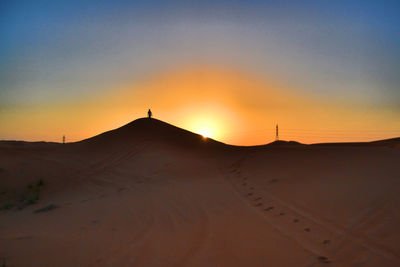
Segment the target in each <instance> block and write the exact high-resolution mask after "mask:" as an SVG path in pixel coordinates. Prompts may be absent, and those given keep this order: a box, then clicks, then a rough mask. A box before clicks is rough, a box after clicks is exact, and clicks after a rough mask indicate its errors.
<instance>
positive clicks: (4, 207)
mask: <svg viewBox="0 0 400 267" xmlns="http://www.w3.org/2000/svg"><path fill="white" fill-rule="evenodd" d="M12 207H14V204H11V203H6V204H4V205H3V207H2V208H1V209H2V210H9V209H11V208H12Z"/></svg>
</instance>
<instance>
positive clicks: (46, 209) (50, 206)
mask: <svg viewBox="0 0 400 267" xmlns="http://www.w3.org/2000/svg"><path fill="white" fill-rule="evenodd" d="M56 208H58V207H57V206H56V205H54V204H50V205H48V206H46V207H44V208H41V209H37V210H35V211H34V213H39V212H46V211H51V210H54V209H56Z"/></svg>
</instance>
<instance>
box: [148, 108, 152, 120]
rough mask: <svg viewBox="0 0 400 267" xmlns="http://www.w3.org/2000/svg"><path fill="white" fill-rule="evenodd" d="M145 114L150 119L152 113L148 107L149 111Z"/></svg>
mask: <svg viewBox="0 0 400 267" xmlns="http://www.w3.org/2000/svg"><path fill="white" fill-rule="evenodd" d="M147 115H149V119H151V116H152V115H153V113H151V110H150V109H149V111H147Z"/></svg>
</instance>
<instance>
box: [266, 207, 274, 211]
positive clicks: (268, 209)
mask: <svg viewBox="0 0 400 267" xmlns="http://www.w3.org/2000/svg"><path fill="white" fill-rule="evenodd" d="M273 208H274V207H268V208H266V209H264V210H266V211H270V210H272V209H273Z"/></svg>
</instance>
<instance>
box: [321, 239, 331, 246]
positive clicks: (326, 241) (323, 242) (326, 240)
mask: <svg viewBox="0 0 400 267" xmlns="http://www.w3.org/2000/svg"><path fill="white" fill-rule="evenodd" d="M329 243H331V241H330V240H328V239H325V240H324V241H322V244H324V245H328V244H329Z"/></svg>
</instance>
